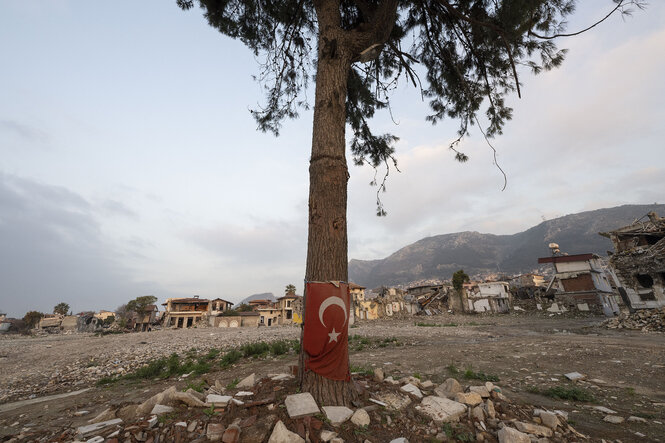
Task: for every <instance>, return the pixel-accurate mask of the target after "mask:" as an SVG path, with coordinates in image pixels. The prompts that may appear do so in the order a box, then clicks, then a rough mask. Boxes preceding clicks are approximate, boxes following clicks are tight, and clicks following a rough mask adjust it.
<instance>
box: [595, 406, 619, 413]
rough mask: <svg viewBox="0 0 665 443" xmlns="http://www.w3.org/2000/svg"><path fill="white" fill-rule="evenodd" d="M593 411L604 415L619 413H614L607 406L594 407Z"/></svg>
mask: <svg viewBox="0 0 665 443" xmlns="http://www.w3.org/2000/svg"><path fill="white" fill-rule="evenodd" d="M593 409H595V410H596V411H599V412H602V413H603V414H616V413H617V411H613V410H611V409H609V408H606V407H605V406H594V407H593Z"/></svg>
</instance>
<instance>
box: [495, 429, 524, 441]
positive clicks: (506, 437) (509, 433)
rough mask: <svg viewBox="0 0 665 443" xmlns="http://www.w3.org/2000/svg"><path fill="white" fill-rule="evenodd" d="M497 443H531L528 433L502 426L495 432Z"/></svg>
mask: <svg viewBox="0 0 665 443" xmlns="http://www.w3.org/2000/svg"><path fill="white" fill-rule="evenodd" d="M497 437H498V438H499V443H531V438H529V435H528V434H525V433H523V432H520V431H518V430H517V429H513V428H509V427H508V426H504V427H503V428H502V429H500V430H499V432H497Z"/></svg>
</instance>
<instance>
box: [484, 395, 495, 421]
mask: <svg viewBox="0 0 665 443" xmlns="http://www.w3.org/2000/svg"><path fill="white" fill-rule="evenodd" d="M485 413H486V414H487V416H488V417H489V418H496V410H495V409H494V402H492V400H490V399H487V400H485Z"/></svg>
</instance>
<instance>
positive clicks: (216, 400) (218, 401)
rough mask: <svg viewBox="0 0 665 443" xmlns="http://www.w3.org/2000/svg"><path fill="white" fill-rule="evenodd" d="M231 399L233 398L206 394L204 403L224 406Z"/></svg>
mask: <svg viewBox="0 0 665 443" xmlns="http://www.w3.org/2000/svg"><path fill="white" fill-rule="evenodd" d="M232 399H233V397H231V396H230V395H217V394H208V396H207V397H206V403H209V404H215V405H219V406H226V405H227V404H228V403H229V402H230V401H231V400H232Z"/></svg>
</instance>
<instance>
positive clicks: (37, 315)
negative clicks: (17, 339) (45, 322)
mask: <svg viewBox="0 0 665 443" xmlns="http://www.w3.org/2000/svg"><path fill="white" fill-rule="evenodd" d="M42 318H44V314H42V313H41V312H38V311H28V312H26V314H25V315H24V316H23V321H24V322H25V324H26V326H27V327H28V328H34V327H35V326H37V324H38V323H39V320H41V319H42Z"/></svg>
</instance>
